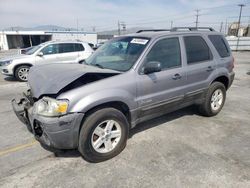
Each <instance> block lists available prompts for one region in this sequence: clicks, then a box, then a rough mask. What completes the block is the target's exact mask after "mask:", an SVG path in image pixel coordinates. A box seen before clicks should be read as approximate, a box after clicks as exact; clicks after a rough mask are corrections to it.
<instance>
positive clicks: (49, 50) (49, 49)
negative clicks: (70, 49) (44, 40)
mask: <svg viewBox="0 0 250 188" xmlns="http://www.w3.org/2000/svg"><path fill="white" fill-rule="evenodd" d="M41 52H42V53H43V55H50V54H57V53H59V49H58V45H57V44H50V45H48V46H46V47H44V48H43V49H42V50H41Z"/></svg>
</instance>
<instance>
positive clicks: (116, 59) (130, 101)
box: [12, 28, 234, 162]
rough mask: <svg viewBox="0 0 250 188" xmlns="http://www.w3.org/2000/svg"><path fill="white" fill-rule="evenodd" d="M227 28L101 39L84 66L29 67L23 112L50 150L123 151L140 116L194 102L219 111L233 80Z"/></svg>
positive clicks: (103, 154)
mask: <svg viewBox="0 0 250 188" xmlns="http://www.w3.org/2000/svg"><path fill="white" fill-rule="evenodd" d="M233 68H234V58H233V56H232V53H231V51H230V48H229V46H228V43H227V41H226V40H225V38H224V36H223V34H221V33H219V32H216V31H214V30H213V29H211V28H209V30H208V31H205V29H204V28H203V29H202V30H199V29H197V28H188V31H179V30H178V28H174V29H172V30H170V31H159V32H146V31H145V32H144V31H143V32H140V33H136V34H130V35H126V36H121V37H117V38H114V39H112V40H110V41H108V42H106V43H105V44H103V45H102V46H101V47H100V48H99V49H98V50H97V51H96V52H95V53H94V54H93V55H92V56H91V57H90V58H88V59H87V60H86V61H85V62H84V64H63V65H59V64H55V63H54V64H47V65H41V66H39V67H38V66H37V67H34V68H31V70H30V73H29V79H28V83H29V86H30V89H29V90H28V91H27V93H26V94H25V95H24V97H22V98H16V99H13V101H12V105H13V109H14V111H15V113H16V115H17V117H18V118H19V119H20V120H21V121H22V122H23V123H24V124H26V126H27V128H28V129H29V130H30V131H31V132H32V133H33V134H34V136H35V138H36V139H37V140H38V141H39V142H40V143H41V144H42V145H43V146H46V147H49V148H57V149H75V148H77V149H78V150H79V152H80V153H81V154H82V156H83V157H84V158H85V159H86V160H88V161H91V162H100V161H104V160H107V159H110V158H112V157H114V156H116V155H117V154H119V153H120V152H121V151H122V150H123V149H124V148H125V146H126V141H127V138H128V135H129V130H130V129H131V128H133V127H135V125H137V124H138V123H140V122H143V121H145V120H148V119H152V118H154V117H157V116H161V115H163V114H166V113H169V112H171V111H174V110H177V109H180V108H183V107H186V106H189V105H196V106H197V108H198V109H199V111H200V112H201V114H203V115H205V116H215V115H216V114H218V113H219V112H220V111H221V109H222V107H223V105H224V103H225V99H226V91H227V90H228V88H229V87H230V86H231V84H232V82H233V79H234V71H233Z"/></svg>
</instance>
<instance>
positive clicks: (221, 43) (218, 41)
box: [208, 35, 230, 57]
mask: <svg viewBox="0 0 250 188" xmlns="http://www.w3.org/2000/svg"><path fill="white" fill-rule="evenodd" d="M208 38H209V40H210V41H211V42H212V44H213V45H214V47H215V49H216V50H217V52H218V53H219V55H220V57H228V56H230V50H229V49H228V47H227V45H226V41H225V39H224V38H223V37H222V36H221V35H209V36H208Z"/></svg>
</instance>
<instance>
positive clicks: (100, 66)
mask: <svg viewBox="0 0 250 188" xmlns="http://www.w3.org/2000/svg"><path fill="white" fill-rule="evenodd" d="M92 65H94V66H96V67H99V68H101V69H104V67H103V66H102V65H100V64H98V63H96V64H92Z"/></svg>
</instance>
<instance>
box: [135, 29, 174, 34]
mask: <svg viewBox="0 0 250 188" xmlns="http://www.w3.org/2000/svg"><path fill="white" fill-rule="evenodd" d="M160 31H170V29H142V30H139V31H137V32H136V33H142V32H160Z"/></svg>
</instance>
